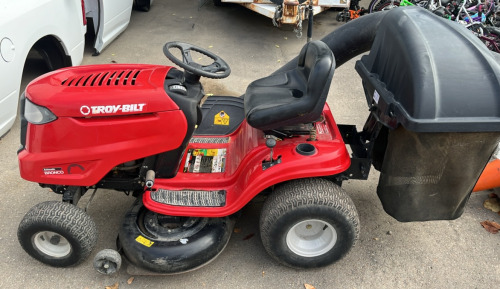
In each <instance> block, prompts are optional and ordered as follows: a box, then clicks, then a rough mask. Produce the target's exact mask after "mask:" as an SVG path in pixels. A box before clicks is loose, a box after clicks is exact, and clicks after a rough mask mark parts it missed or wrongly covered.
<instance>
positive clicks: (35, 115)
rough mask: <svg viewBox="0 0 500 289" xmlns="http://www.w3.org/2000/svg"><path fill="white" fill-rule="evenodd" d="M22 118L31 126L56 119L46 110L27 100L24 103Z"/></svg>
mask: <svg viewBox="0 0 500 289" xmlns="http://www.w3.org/2000/svg"><path fill="white" fill-rule="evenodd" d="M24 118H26V120H27V121H28V122H30V123H32V124H45V123H49V122H51V121H54V120H56V119H57V117H56V116H55V115H54V114H53V113H52V112H51V111H50V110H49V109H48V108H46V107H43V106H39V105H36V104H34V103H33V102H31V101H30V100H29V99H28V98H26V101H25V103H24Z"/></svg>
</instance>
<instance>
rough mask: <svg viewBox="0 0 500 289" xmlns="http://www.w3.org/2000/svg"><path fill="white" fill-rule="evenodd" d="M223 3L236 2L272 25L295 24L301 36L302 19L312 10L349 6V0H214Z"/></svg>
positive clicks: (314, 12)
mask: <svg viewBox="0 0 500 289" xmlns="http://www.w3.org/2000/svg"><path fill="white" fill-rule="evenodd" d="M223 3H237V4H240V5H242V6H244V7H246V8H248V9H250V10H253V11H255V12H257V13H259V14H262V15H264V16H266V17H269V18H271V19H272V20H273V24H274V26H277V27H278V26H280V25H281V24H292V25H295V30H294V31H295V32H296V33H297V37H301V36H302V21H303V20H306V19H308V18H309V12H310V11H311V10H312V12H313V14H314V15H316V14H318V13H321V12H323V11H325V10H327V9H330V8H333V7H335V8H349V4H350V0H307V1H306V0H298V1H296V0H295V1H294V0H214V4H215V5H217V6H219V5H221V4H223Z"/></svg>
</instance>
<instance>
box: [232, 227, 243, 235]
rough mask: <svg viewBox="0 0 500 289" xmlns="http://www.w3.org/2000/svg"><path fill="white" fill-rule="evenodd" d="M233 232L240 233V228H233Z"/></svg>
mask: <svg viewBox="0 0 500 289" xmlns="http://www.w3.org/2000/svg"><path fill="white" fill-rule="evenodd" d="M233 232H234V233H236V234H238V233H241V229H240V228H234V230H233Z"/></svg>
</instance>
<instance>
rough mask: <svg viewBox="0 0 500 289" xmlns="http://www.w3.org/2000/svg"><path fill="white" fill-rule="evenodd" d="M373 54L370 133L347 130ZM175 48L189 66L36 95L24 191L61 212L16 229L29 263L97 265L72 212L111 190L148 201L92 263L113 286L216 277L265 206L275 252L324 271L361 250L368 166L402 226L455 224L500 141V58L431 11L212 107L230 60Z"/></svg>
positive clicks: (104, 74) (321, 46)
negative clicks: (361, 187)
mask: <svg viewBox="0 0 500 289" xmlns="http://www.w3.org/2000/svg"><path fill="white" fill-rule="evenodd" d="M368 50H369V51H370V52H369V53H368V54H366V55H364V56H362V57H361V58H360V60H358V61H357V62H356V65H355V68H356V71H357V72H358V74H359V75H360V77H361V80H362V84H363V87H364V91H365V97H366V100H367V105H368V109H367V111H366V114H367V120H366V123H365V125H364V127H363V128H362V129H361V130H360V131H358V130H357V128H356V126H355V125H344V124H337V123H336V122H335V120H334V117H333V116H332V112H331V110H330V108H329V106H328V104H326V98H327V96H328V92H329V89H330V85H331V81H332V77H333V74H334V71H335V68H336V67H338V66H340V65H342V64H343V63H345V62H346V61H347V60H349V59H351V58H353V57H354V56H357V55H358V54H361V53H364V52H366V51H368ZM163 51H164V54H165V55H166V57H167V58H168V59H170V60H171V61H172V62H173V63H175V64H176V65H177V66H178V67H179V68H176V67H171V66H164V65H137V64H134V65H132V64H108V65H91V66H80V67H71V68H63V69H60V70H57V71H54V72H50V73H48V74H45V75H43V76H41V77H39V78H37V79H35V80H34V81H32V82H31V83H30V84H29V85H28V87H27V88H26V91H25V93H24V94H23V96H22V102H21V120H22V124H21V148H20V149H19V151H18V158H19V168H20V172H21V176H22V177H23V178H24V179H26V180H28V181H32V182H36V183H39V184H40V186H42V187H45V188H50V189H51V190H52V191H54V193H57V194H60V195H61V197H62V202H56V201H48V202H43V203H41V204H38V205H35V206H34V207H33V208H32V209H31V210H30V211H29V212H28V213H27V214H26V215H25V217H24V219H23V220H22V221H21V223H20V225H19V229H18V238H19V242H20V244H21V246H22V247H23V249H24V250H25V251H26V252H27V253H28V254H30V255H31V256H32V257H34V258H35V259H37V260H39V261H41V262H42V263H45V264H48V265H51V266H57V267H66V266H71V265H76V264H79V263H80V262H82V261H83V260H85V259H86V258H87V257H88V256H90V254H91V252H92V250H93V248H94V246H95V244H96V240H97V228H96V225H95V223H94V222H93V220H92V218H91V216H89V215H88V214H87V213H86V212H85V211H84V210H82V209H80V208H79V207H77V204H78V201H79V200H80V198H81V196H83V195H84V194H86V193H87V192H89V191H94V193H95V192H96V191H97V190H99V189H112V190H116V191H120V192H128V193H131V194H132V195H133V196H134V197H136V200H135V202H134V204H133V205H132V207H131V208H130V209H129V210H128V212H127V213H126V215H125V216H124V219H123V222H122V224H121V226H120V229H119V234H118V237H117V248H116V250H110V249H107V250H104V251H101V252H99V253H97V255H95V258H94V266H95V268H96V269H97V270H98V271H99V272H101V273H103V274H112V273H115V272H117V271H118V270H119V268H120V264H121V259H122V256H123V257H124V258H125V259H126V260H127V262H128V263H129V264H130V265H131V266H135V267H137V268H141V269H143V270H145V271H150V272H155V273H159V274H174V273H180V272H186V271H190V270H193V269H196V268H199V267H201V266H203V265H205V264H207V263H208V262H210V261H211V260H213V259H214V258H215V257H217V256H218V255H219V254H220V253H221V252H222V250H223V249H224V247H225V246H226V244H227V243H228V241H229V239H230V236H231V233H232V232H233V227H234V224H235V221H236V219H237V218H238V216H239V212H240V210H241V209H242V208H243V207H244V206H245V205H247V204H248V203H249V202H250V201H252V200H253V199H254V198H256V197H257V196H258V197H262V198H264V199H265V202H264V205H263V207H262V211H261V213H260V221H259V226H260V237H261V239H262V243H263V245H264V248H265V250H266V251H267V252H268V253H269V255H270V256H272V257H273V258H274V259H275V260H277V261H278V262H279V263H281V264H284V265H286V266H290V267H293V268H315V267H322V266H326V265H329V264H332V263H334V262H335V261H337V260H339V259H341V258H342V257H343V256H345V255H346V254H347V253H348V252H349V250H350V249H351V248H352V247H353V246H354V245H355V243H356V240H357V239H358V236H359V231H360V224H359V218H358V213H357V211H356V208H355V206H354V203H353V202H352V200H351V199H350V197H349V195H348V194H347V192H346V191H345V190H344V189H343V188H342V183H343V182H344V181H346V180H351V179H361V180H363V179H367V178H368V174H369V171H370V168H371V166H373V167H374V168H375V169H376V170H379V171H380V179H379V183H378V186H377V194H378V196H379V198H380V200H381V202H382V205H383V207H384V209H385V211H386V212H387V213H388V214H390V215H391V216H393V217H394V218H395V219H397V220H399V221H402V222H413V221H430V220H450V219H455V218H458V217H459V216H460V215H461V214H462V212H463V209H464V206H465V204H466V202H467V200H468V198H469V196H470V193H471V191H472V190H473V188H474V186H475V184H476V182H477V180H478V178H479V176H480V175H481V172H482V170H483V169H484V167H485V166H486V164H487V162H488V160H489V158H490V156H491V155H492V153H493V151H494V150H495V147H496V145H497V143H498V142H499V140H500V133H499V131H500V97H499V92H500V64H499V61H498V57H497V56H496V55H493V54H492V53H491V52H490V51H489V50H488V49H486V47H484V45H483V44H482V43H481V42H480V41H479V40H478V39H477V38H476V37H475V36H474V35H472V34H471V33H470V31H468V30H467V29H465V28H464V27H462V26H461V25H459V24H456V23H453V22H452V21H446V20H444V19H439V18H438V17H435V16H434V15H432V14H431V13H429V12H427V11H425V10H423V9H418V8H414V7H408V8H398V9H394V10H391V11H388V12H380V13H375V14H370V15H365V16H363V17H360V18H359V19H356V20H353V21H350V22H349V23H346V24H345V25H343V26H342V27H340V28H339V29H337V30H336V31H334V32H332V33H331V34H330V35H328V36H326V37H325V38H324V39H322V41H311V42H308V43H307V44H306V45H305V46H304V47H303V48H302V50H301V51H300V53H299V55H298V57H297V58H296V59H294V60H292V61H291V62H289V63H288V64H286V65H284V66H283V67H282V68H280V69H279V70H278V71H276V72H274V73H272V74H270V75H269V76H267V77H264V78H261V79H258V80H255V81H253V82H252V83H251V84H250V85H249V86H248V88H247V89H246V92H245V93H244V94H243V95H242V96H239V97H235V96H219V95H211V96H206V95H205V93H204V90H203V86H202V84H201V83H200V78H201V77H208V78H214V79H220V78H224V77H227V76H228V75H229V74H230V68H229V65H228V64H227V63H226V62H225V61H224V60H223V59H222V58H220V57H219V56H217V55H215V54H213V53H212V52H210V51H208V50H205V49H202V48H200V47H197V46H194V45H191V44H187V43H180V42H168V43H166V44H165V46H164V48H163ZM173 51H177V52H179V51H180V54H181V55H182V57H177V56H176V54H174V53H173ZM455 51H459V52H455ZM191 52H197V53H201V54H204V55H205V56H207V57H209V58H211V59H212V60H213V63H211V64H209V65H202V64H199V63H196V61H195V60H193V59H194V58H193V57H192V55H191ZM464 77H467V78H466V80H467V81H465V79H464ZM464 164H466V165H464Z"/></svg>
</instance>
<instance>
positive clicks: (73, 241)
mask: <svg viewBox="0 0 500 289" xmlns="http://www.w3.org/2000/svg"><path fill="white" fill-rule="evenodd" d="M17 236H18V239H19V243H20V244H21V246H22V247H23V249H24V250H25V251H26V252H27V253H28V254H29V255H31V256H32V257H33V258H35V259H37V260H38V261H40V262H42V263H45V264H47V265H50V266H54V267H67V266H72V265H76V264H79V263H80V262H82V261H83V260H85V259H86V258H87V257H88V256H89V254H90V252H91V251H92V249H93V248H94V246H95V244H96V242H97V228H96V225H95V223H94V221H93V220H92V219H91V218H90V216H89V215H87V214H86V213H85V212H84V211H83V210H82V209H80V208H78V207H76V206H74V205H71V204H69V203H62V202H55V201H49V202H44V203H40V204H38V205H36V206H34V207H33V208H31V209H30V210H29V211H28V213H26V215H25V216H24V218H23V220H22V221H21V223H20V224H19V228H18V231H17Z"/></svg>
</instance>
